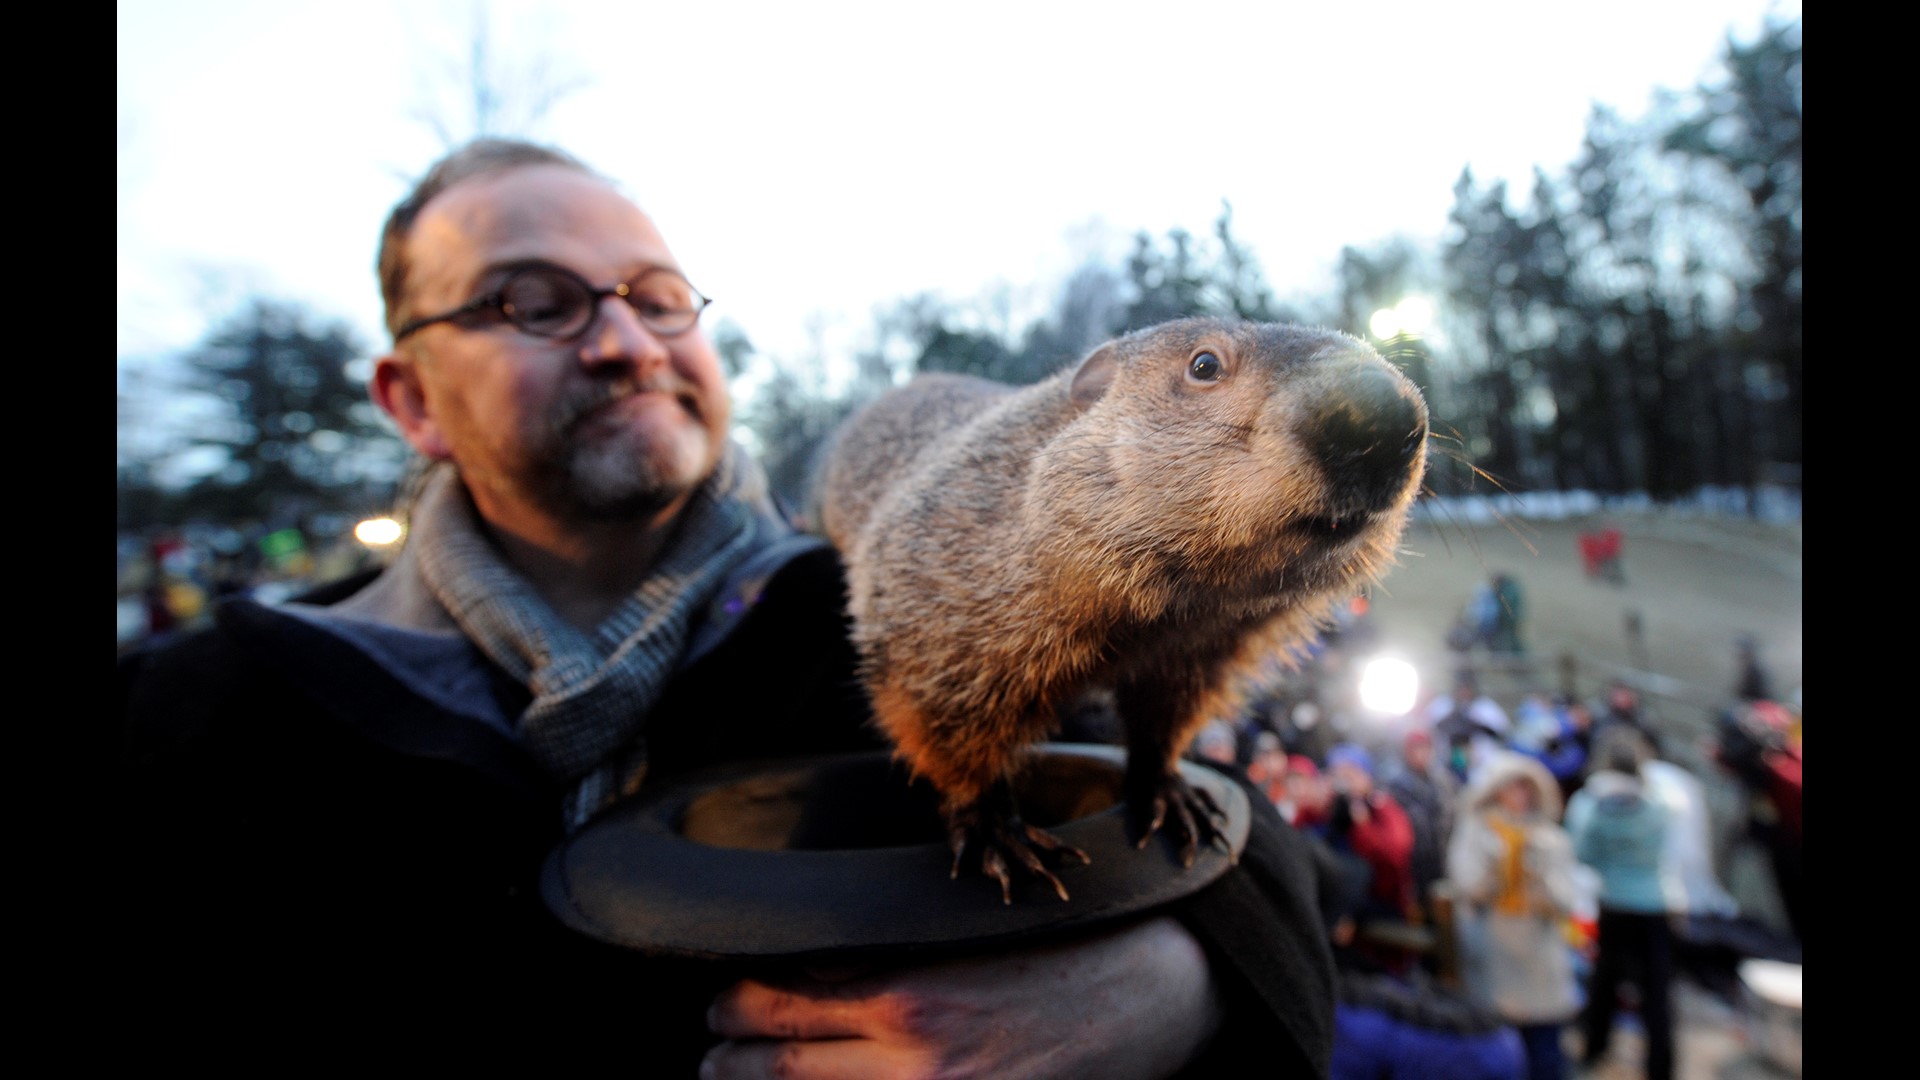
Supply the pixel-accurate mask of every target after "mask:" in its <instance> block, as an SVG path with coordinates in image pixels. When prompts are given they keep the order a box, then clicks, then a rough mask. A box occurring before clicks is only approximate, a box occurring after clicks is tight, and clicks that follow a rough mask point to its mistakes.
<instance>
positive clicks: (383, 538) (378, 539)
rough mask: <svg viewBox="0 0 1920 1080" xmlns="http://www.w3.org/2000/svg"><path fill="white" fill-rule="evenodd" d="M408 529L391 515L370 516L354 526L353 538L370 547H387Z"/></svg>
mask: <svg viewBox="0 0 1920 1080" xmlns="http://www.w3.org/2000/svg"><path fill="white" fill-rule="evenodd" d="M405 531H406V529H405V528H404V527H403V526H402V525H401V524H400V523H399V522H397V521H395V520H393V519H392V518H390V517H377V518H368V519H367V520H365V521H363V522H361V523H360V524H358V525H355V526H354V527H353V538H354V539H355V540H358V541H360V542H361V543H363V544H365V545H367V546H368V547H386V546H387V545H388V544H391V543H393V542H394V541H396V540H398V539H400V534H401V533H403V532H405Z"/></svg>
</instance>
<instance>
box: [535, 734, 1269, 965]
mask: <svg viewBox="0 0 1920 1080" xmlns="http://www.w3.org/2000/svg"><path fill="white" fill-rule="evenodd" d="M1124 767H1125V754H1124V751H1122V750H1121V749H1119V748H1117V747H1110V746H1098V745H1083V744H1049V745H1046V746H1044V747H1041V748H1039V749H1037V750H1036V751H1035V753H1034V755H1033V758H1032V762H1031V764H1030V765H1029V767H1028V768H1027V769H1025V770H1024V771H1023V773H1022V775H1021V777H1020V779H1019V781H1018V783H1017V784H1016V798H1017V799H1018V801H1019V806H1020V808H1021V814H1022V817H1023V819H1024V820H1026V821H1029V822H1031V823H1033V824H1035V825H1039V826H1040V827H1042V828H1045V829H1047V830H1048V831H1049V832H1051V833H1052V834H1053V835H1054V836H1056V837H1058V838H1059V839H1060V840H1062V841H1064V842H1066V843H1068V844H1071V845H1073V846H1075V847H1077V848H1079V849H1080V850H1082V851H1084V852H1086V853H1087V855H1088V856H1089V857H1090V860H1091V861H1090V862H1089V863H1088V864H1087V865H1084V866H1081V865H1077V864H1074V863H1072V862H1070V861H1069V862H1067V863H1066V864H1065V865H1062V866H1055V867H1054V870H1055V873H1056V874H1058V875H1059V877H1060V880H1061V882H1062V883H1063V884H1064V885H1065V886H1066V888H1067V890H1068V892H1069V894H1070V897H1071V898H1070V899H1069V900H1067V901H1064V902H1063V901H1061V900H1060V899H1059V897H1058V896H1056V895H1055V894H1054V892H1053V890H1052V888H1051V887H1050V886H1048V885H1047V884H1046V883H1045V882H1043V881H1039V880H1036V879H1034V878H1032V877H1030V876H1026V875H1024V874H1018V873H1017V874H1016V876H1015V880H1014V886H1013V902H1012V903H1011V904H1007V903H1003V902H1002V898H1001V892H1000V886H999V884H998V883H997V882H995V881H993V880H991V879H989V878H987V877H985V876H984V875H982V874H979V873H978V872H971V873H970V872H965V871H963V872H962V873H961V874H960V875H959V876H958V878H957V879H956V878H954V877H953V876H952V875H951V869H952V862H953V857H952V853H951V852H950V850H949V849H948V847H947V844H946V841H945V826H944V824H943V822H942V820H941V818H940V815H939V812H938V810H937V805H938V803H937V799H936V797H935V795H934V793H933V792H932V791H931V789H930V788H929V787H928V786H927V785H926V784H925V783H924V782H909V781H908V779H907V777H906V774H905V772H904V770H903V768H902V767H901V766H900V765H898V764H897V763H896V762H894V761H892V760H891V757H890V755H888V754H887V753H885V752H872V753H864V754H846V755H834V756H831V757H823V758H812V759H805V760H800V761H785V762H779V763H774V764H762V765H756V766H747V767H734V768H728V769H722V770H717V771H713V772H709V773H703V774H699V775H696V776H689V777H686V778H682V779H677V780H675V781H671V782H666V783H662V784H659V785H658V786H657V787H655V788H654V789H652V790H643V791H642V792H641V793H640V794H639V795H637V796H635V797H634V798H632V799H630V800H628V801H627V802H625V803H622V804H620V805H618V806H616V807H614V808H613V809H612V810H610V811H608V812H607V813H606V814H604V815H602V816H601V817H599V818H597V819H595V820H594V821H592V822H590V823H589V824H588V825H587V826H586V827H585V828H584V829H582V830H581V831H580V832H578V833H576V834H575V835H574V836H572V837H570V838H569V839H568V840H566V841H565V842H564V843H562V844H561V845H560V846H559V847H558V848H557V849H556V850H555V851H554V852H553V853H552V855H551V856H549V858H548V860H547V863H546V866H545V868H544V873H543V877H542V892H543V896H544V899H545V900H546V903H547V906H548V907H549V908H550V909H551V910H552V911H553V912H554V914H555V915H556V916H557V917H559V919H560V920H561V921H562V922H564V923H565V924H566V925H568V926H570V927H572V928H573V929H575V930H577V931H579V932H581V933H583V934H586V935H587V936H589V937H592V938H596V939H598V940H601V941H605V942H608V943H611V944H616V945H621V946H624V947H627V948H632V949H637V950H640V951H643V952H647V953H650V954H659V955H675V956H693V957H707V958H722V959H729V958H730V959H744V958H769V957H784V958H799V957H805V956H808V955H811V954H817V953H829V952H831V953H836V954H846V953H848V952H858V951H862V950H902V949H913V948H933V947H941V946H951V945H958V944H963V943H964V944H976V943H985V942H992V941H996V940H1005V939H1013V938H1018V937H1023V936H1027V935H1030V934H1034V933H1038V932H1043V931H1044V932H1057V931H1062V930H1066V929H1070V928H1075V927H1090V926H1092V925H1094V924H1097V923H1101V922H1105V921H1108V920H1113V919H1118V918H1122V917H1125V916H1129V915H1134V914H1138V913H1142V912H1145V911H1147V910H1149V909H1152V908H1155V907H1158V906H1160V905H1162V904H1165V903H1168V902H1170V901H1172V900H1176V899H1179V898H1180V897H1183V896H1186V895H1189V894H1191V893H1193V892H1196V891H1198V890H1199V889H1201V888H1202V887H1204V886H1206V885H1208V884H1211V883H1212V882H1213V881H1214V880H1215V879H1217V878H1218V877H1220V875H1221V874H1223V873H1225V872H1226V871H1227V869H1228V868H1229V867H1230V866H1231V865H1232V862H1233V859H1235V858H1237V856H1238V855H1239V853H1240V851H1241V850H1243V848H1244V847H1245V844H1246V840H1247V833H1248V830H1249V828H1250V827H1251V820H1252V819H1251V808H1250V806H1249V804H1248V802H1247V798H1246V794H1245V792H1244V791H1242V789H1241V788H1240V787H1239V786H1238V785H1237V784H1235V783H1233V782H1232V781H1230V780H1228V779H1227V778H1226V777H1224V776H1222V775H1220V774H1219V773H1217V772H1214V771H1212V770H1210V769H1206V768H1203V767H1201V766H1199V765H1195V764H1192V763H1189V762H1184V761H1183V762H1181V763H1180V770H1181V776H1182V777H1183V778H1184V779H1185V780H1186V781H1187V783H1189V784H1191V785H1192V786H1193V787H1195V788H1197V789H1199V790H1200V791H1202V792H1204V793H1205V794H1207V795H1210V796H1211V797H1212V798H1213V800H1214V801H1215V802H1216V803H1218V804H1219V805H1220V807H1221V808H1222V809H1223V810H1224V811H1225V812H1226V817H1227V829H1226V838H1227V841H1228V842H1229V844H1230V845H1231V847H1232V853H1231V855H1230V854H1229V853H1228V852H1227V851H1225V850H1222V849H1221V847H1219V846H1217V845H1216V846H1206V845H1202V846H1201V847H1200V849H1199V851H1198V853H1197V855H1196V857H1195V859H1194V864H1193V865H1192V866H1191V867H1185V868H1183V867H1182V866H1181V865H1180V857H1179V853H1178V851H1177V849H1176V846H1175V845H1174V843H1173V842H1172V841H1171V840H1170V839H1169V838H1167V837H1165V836H1162V837H1157V838H1156V839H1155V842H1152V843H1149V844H1148V845H1147V846H1146V847H1145V848H1144V849H1140V848H1137V847H1136V846H1135V845H1134V843H1133V841H1132V840H1131V839H1130V838H1129V830H1128V826H1127V821H1126V818H1127V814H1126V811H1125V807H1124V805H1123V803H1122V799H1121V778H1122V775H1123V772H1124Z"/></svg>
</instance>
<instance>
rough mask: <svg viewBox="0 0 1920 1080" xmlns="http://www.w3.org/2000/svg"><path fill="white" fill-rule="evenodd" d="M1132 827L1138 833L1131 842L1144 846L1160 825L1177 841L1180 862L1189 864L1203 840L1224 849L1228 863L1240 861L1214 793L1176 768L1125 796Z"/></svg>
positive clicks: (1185, 865)
mask: <svg viewBox="0 0 1920 1080" xmlns="http://www.w3.org/2000/svg"><path fill="white" fill-rule="evenodd" d="M1128 807H1129V809H1130V811H1131V812H1132V816H1133V822H1134V831H1135V832H1137V833H1139V834H1140V839H1139V841H1138V842H1137V843H1136V844H1135V845H1134V846H1135V847H1137V848H1141V849H1145V848H1146V846H1147V841H1149V840H1152V839H1153V834H1154V833H1157V832H1159V831H1160V830H1161V829H1162V828H1165V829H1166V831H1167V836H1168V837H1169V838H1170V839H1172V840H1173V841H1174V842H1175V843H1177V844H1179V845H1180V865H1181V866H1183V867H1192V866H1193V860H1194V858H1195V857H1196V856H1197V855H1198V854H1199V852H1200V844H1201V842H1202V841H1204V842H1206V843H1208V844H1217V845H1219V847H1220V848H1221V849H1222V850H1224V851H1225V852H1226V853H1227V861H1228V863H1229V864H1231V863H1234V862H1237V861H1239V859H1238V856H1237V855H1236V854H1235V852H1234V850H1233V841H1232V840H1230V839H1229V838H1228V837H1227V812H1226V811H1225V810H1223V809H1221V807H1220V804H1219V803H1217V802H1215V801H1214V800H1213V796H1212V795H1209V794H1207V793H1206V792H1205V791H1202V790H1201V789H1199V788H1196V787H1194V786H1193V785H1191V784H1189V783H1187V782H1186V780H1185V779H1184V778H1183V777H1181V775H1180V774H1179V773H1178V772H1167V773H1164V774H1162V775H1161V776H1159V777H1156V778H1155V779H1154V780H1153V781H1151V782H1150V783H1148V784H1145V785H1141V786H1140V787H1138V788H1137V789H1136V794H1135V795H1134V797H1132V798H1130V799H1129V800H1128Z"/></svg>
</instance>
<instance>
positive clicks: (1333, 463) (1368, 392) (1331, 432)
mask: <svg viewBox="0 0 1920 1080" xmlns="http://www.w3.org/2000/svg"><path fill="white" fill-rule="evenodd" d="M1417 395H1418V391H1413V390H1411V388H1410V387H1409V386H1408V385H1407V383H1406V382H1405V381H1404V380H1402V379H1398V378H1396V377H1394V375H1393V374H1391V373H1390V372H1387V371H1383V370H1381V369H1380V368H1379V367H1377V366H1372V365H1368V366H1355V367H1352V368H1350V369H1348V370H1346V371H1343V372H1341V373H1340V375H1339V376H1338V377H1337V378H1336V379H1335V380H1334V386H1333V388H1332V389H1331V391H1330V392H1329V393H1328V394H1327V396H1326V398H1325V399H1324V400H1322V401H1321V402H1320V405H1319V408H1318V409H1317V410H1316V411H1315V415H1314V419H1313V421H1312V428H1313V432H1312V434H1313V436H1314V444H1315V445H1316V446H1317V447H1318V448H1319V454H1320V464H1321V467H1322V468H1324V469H1325V470H1326V473H1327V479H1328V481H1329V482H1330V483H1331V484H1332V486H1333V489H1334V497H1335V499H1336V500H1348V499H1351V500H1357V501H1359V502H1360V503H1363V504H1365V505H1366V506H1367V508H1368V509H1379V508H1381V507H1383V506H1385V505H1387V504H1388V503H1389V502H1391V501H1392V500H1393V498H1394V497H1395V496H1397V495H1398V494H1399V493H1400V489H1401V487H1402V486H1404V485H1405V484H1406V481H1407V471H1408V470H1409V469H1410V468H1412V467H1413V463H1414V462H1415V461H1416V460H1418V459H1419V457H1420V449H1421V446H1422V445H1423V444H1424V443H1425V442H1426V438H1427V415H1426V407H1425V405H1424V404H1423V403H1422V402H1421V401H1420V399H1419V397H1418V396H1417Z"/></svg>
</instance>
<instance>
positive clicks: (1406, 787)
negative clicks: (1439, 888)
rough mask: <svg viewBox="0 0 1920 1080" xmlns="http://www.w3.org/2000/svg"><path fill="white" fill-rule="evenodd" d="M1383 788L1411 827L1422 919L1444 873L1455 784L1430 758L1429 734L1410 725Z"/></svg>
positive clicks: (1429, 910)
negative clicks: (1404, 812)
mask: <svg viewBox="0 0 1920 1080" xmlns="http://www.w3.org/2000/svg"><path fill="white" fill-rule="evenodd" d="M1381 787H1383V788H1384V789H1385V790H1386V793H1387V794H1388V795H1391V796H1392V797H1393V801H1394V802H1396V803H1399V804H1400V808H1401V809H1402V810H1404V811H1406V815H1407V824H1408V825H1409V826H1410V827H1411V828H1412V829H1413V856H1412V863H1413V889H1414V896H1415V898H1416V899H1417V900H1418V902H1419V905H1420V911H1421V914H1422V916H1423V917H1426V918H1427V919H1428V920H1429V921H1431V918H1432V915H1433V884H1434V882H1436V881H1439V880H1440V879H1441V878H1444V877H1445V876H1446V869H1447V868H1446V863H1447V842H1448V840H1449V839H1450V838H1451V836H1452V834H1453V808H1454V802H1455V800H1456V799H1457V798H1458V797H1459V794H1460V788H1459V784H1458V783H1457V782H1456V781H1455V780H1454V778H1453V774H1452V773H1450V772H1448V771H1447V770H1446V769H1444V768H1442V767H1439V766H1438V765H1437V764H1436V762H1435V761H1434V756H1433V733H1432V732H1430V731H1428V730H1427V729H1426V728H1414V729H1413V730H1412V731H1409V732H1407V733H1406V735H1404V736H1403V737H1402V738H1401V740H1400V759H1399V761H1398V762H1396V763H1394V764H1392V765H1391V766H1389V769H1388V772H1387V775H1386V780H1385V782H1384V783H1382V785H1381Z"/></svg>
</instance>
